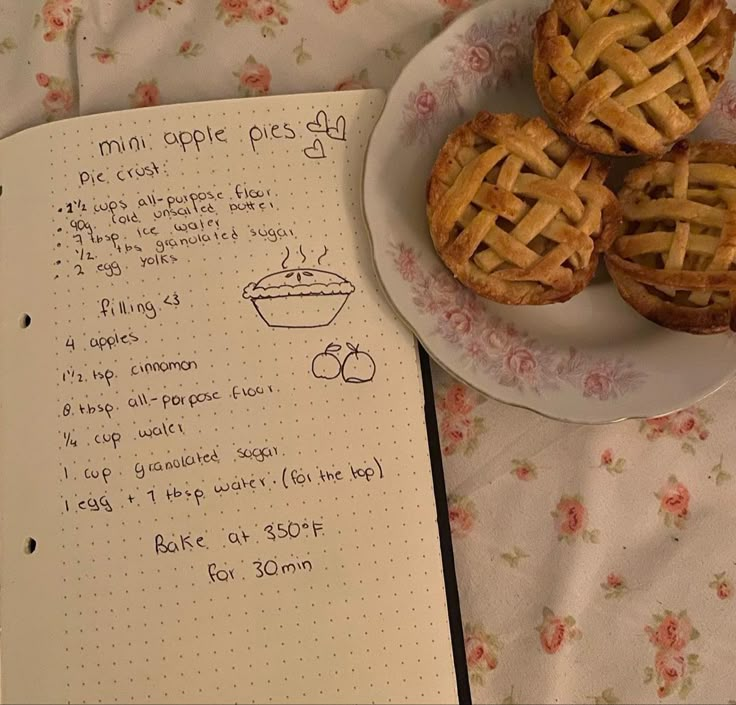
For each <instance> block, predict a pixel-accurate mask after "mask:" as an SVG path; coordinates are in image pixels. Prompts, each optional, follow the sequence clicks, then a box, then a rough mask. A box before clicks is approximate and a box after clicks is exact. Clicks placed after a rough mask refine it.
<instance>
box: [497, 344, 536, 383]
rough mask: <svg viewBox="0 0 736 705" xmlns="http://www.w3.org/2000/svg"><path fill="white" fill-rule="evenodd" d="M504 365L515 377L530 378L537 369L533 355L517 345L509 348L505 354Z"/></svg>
mask: <svg viewBox="0 0 736 705" xmlns="http://www.w3.org/2000/svg"><path fill="white" fill-rule="evenodd" d="M504 363H505V365H506V367H508V369H509V370H511V372H512V373H513V374H514V376H515V377H530V376H531V375H533V374H534V371H535V370H536V369H537V358H536V357H535V356H534V353H532V352H531V351H530V350H529V349H527V348H523V347H520V346H517V345H513V346H511V347H510V348H509V350H508V351H507V352H506V355H505V356H504Z"/></svg>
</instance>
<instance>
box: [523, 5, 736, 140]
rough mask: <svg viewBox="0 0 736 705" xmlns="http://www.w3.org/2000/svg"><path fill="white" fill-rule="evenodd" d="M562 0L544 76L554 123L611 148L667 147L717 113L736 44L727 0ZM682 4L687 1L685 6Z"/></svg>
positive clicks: (553, 12)
mask: <svg viewBox="0 0 736 705" xmlns="http://www.w3.org/2000/svg"><path fill="white" fill-rule="evenodd" d="M676 8H679V6H678V3H677V2H676V0H631V1H629V0H592V1H591V2H581V1H580V0H553V2H552V7H551V9H550V10H549V11H548V12H546V13H544V14H543V15H542V16H541V17H540V19H539V21H538V22H537V28H536V32H535V38H536V43H535V65H534V79H535V84H536V87H537V91H538V93H539V96H540V98H541V100H542V104H543V105H544V107H545V110H546V111H547V112H548V113H549V115H550V117H551V119H552V121H553V123H554V124H555V125H556V126H557V127H558V128H559V129H561V130H562V131H563V132H565V133H566V134H567V135H568V136H570V137H572V138H573V139H574V140H576V141H577V142H579V143H580V144H583V145H584V146H587V147H589V148H591V149H593V150H596V151H600V152H603V153H607V154H621V153H627V152H628V153H631V152H634V151H637V150H638V151H641V152H644V153H646V154H652V155H659V154H662V153H663V152H665V151H666V150H667V149H668V148H669V146H670V145H671V144H672V143H673V142H674V141H675V140H677V139H679V138H680V137H683V136H684V135H686V134H687V133H688V132H690V131H691V130H692V129H694V127H695V126H696V125H697V123H698V122H699V121H700V120H701V119H702V118H703V117H704V116H705V114H706V113H707V112H708V110H709V108H710V105H711V101H712V99H713V98H714V96H715V94H716V92H717V90H718V89H719V87H720V84H721V83H722V81H723V78H724V74H725V71H726V69H727V67H728V63H729V60H730V57H731V52H732V50H733V41H734V30H735V29H736V22H735V18H734V15H733V13H731V11H730V10H728V9H726V8H725V0H692V1H691V2H690V4H689V6H688V7H687V12H686V13H685V14H684V16H683V17H681V18H680V19H679V20H677V21H674V22H673V18H672V15H673V13H674V12H675V11H676ZM677 12H679V9H678V10H677Z"/></svg>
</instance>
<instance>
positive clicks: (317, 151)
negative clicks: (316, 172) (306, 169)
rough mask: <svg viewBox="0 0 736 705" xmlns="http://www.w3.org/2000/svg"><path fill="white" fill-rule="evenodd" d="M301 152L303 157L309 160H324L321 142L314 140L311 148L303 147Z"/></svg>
mask: <svg viewBox="0 0 736 705" xmlns="http://www.w3.org/2000/svg"><path fill="white" fill-rule="evenodd" d="M302 152H304V156H305V157H308V158H309V159H324V158H325V146H324V145H323V144H322V140H321V139H319V138H315V140H314V142H312V146H311V147H305V148H304V149H303V150H302Z"/></svg>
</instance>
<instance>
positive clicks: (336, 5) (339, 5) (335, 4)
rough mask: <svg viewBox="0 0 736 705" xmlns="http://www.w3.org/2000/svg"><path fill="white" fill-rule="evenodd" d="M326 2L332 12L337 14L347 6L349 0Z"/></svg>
mask: <svg viewBox="0 0 736 705" xmlns="http://www.w3.org/2000/svg"><path fill="white" fill-rule="evenodd" d="M327 4H328V5H329V7H330V9H331V10H332V11H333V12H334V13H336V14H338V15H339V14H340V13H341V12H344V11H345V10H346V9H347V8H348V6H349V5H350V0H327Z"/></svg>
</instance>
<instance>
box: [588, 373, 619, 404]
mask: <svg viewBox="0 0 736 705" xmlns="http://www.w3.org/2000/svg"><path fill="white" fill-rule="evenodd" d="M612 391H613V380H612V379H611V376H610V375H609V374H607V373H606V372H604V371H602V370H594V371H591V372H588V374H587V375H586V376H585V379H584V380H583V396H586V397H597V398H598V399H600V400H601V401H605V400H606V399H608V397H609V396H610V395H611V392H612Z"/></svg>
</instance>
